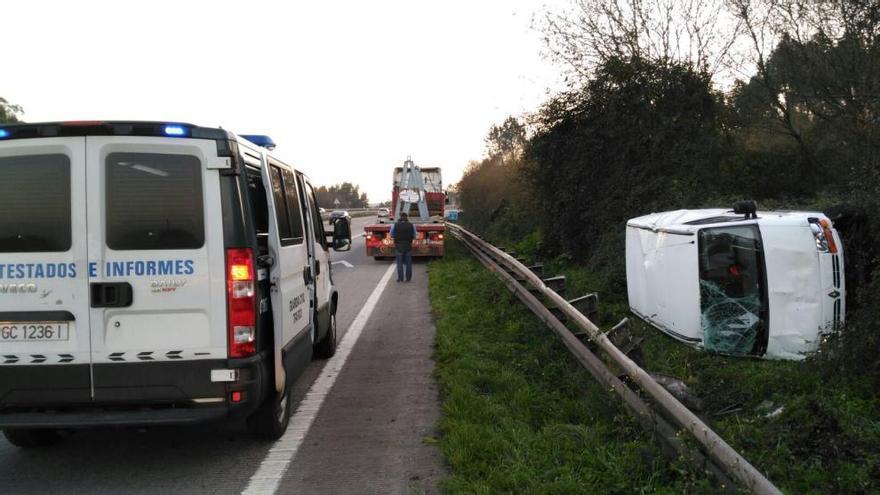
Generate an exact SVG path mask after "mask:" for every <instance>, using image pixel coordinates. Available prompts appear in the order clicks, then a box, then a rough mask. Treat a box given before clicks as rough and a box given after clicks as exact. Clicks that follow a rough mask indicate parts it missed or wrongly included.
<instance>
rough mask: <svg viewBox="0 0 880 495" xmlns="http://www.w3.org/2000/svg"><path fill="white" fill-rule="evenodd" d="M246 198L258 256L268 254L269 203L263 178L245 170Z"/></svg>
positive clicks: (252, 171) (253, 171) (257, 173)
mask: <svg viewBox="0 0 880 495" xmlns="http://www.w3.org/2000/svg"><path fill="white" fill-rule="evenodd" d="M247 185H248V197H249V198H250V203H251V211H252V212H253V215H254V219H253V220H254V230H256V234H257V246H258V247H259V251H260V254H261V255H262V254H267V253H268V252H269V203H268V201H267V200H266V188H265V187H263V176H262V175H260V171H259V170H256V169H252V168H248V169H247Z"/></svg>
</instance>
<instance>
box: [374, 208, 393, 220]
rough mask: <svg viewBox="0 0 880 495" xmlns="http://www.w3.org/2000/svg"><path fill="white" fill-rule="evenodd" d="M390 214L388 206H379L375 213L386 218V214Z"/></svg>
mask: <svg viewBox="0 0 880 495" xmlns="http://www.w3.org/2000/svg"><path fill="white" fill-rule="evenodd" d="M390 214H391V212H390V211H389V210H388V208H379V211H378V213H376V216H378V217H379V218H388V215H390Z"/></svg>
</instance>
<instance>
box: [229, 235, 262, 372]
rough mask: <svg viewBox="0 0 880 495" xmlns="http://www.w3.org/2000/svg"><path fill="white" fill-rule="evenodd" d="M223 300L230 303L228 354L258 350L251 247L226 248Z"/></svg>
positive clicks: (239, 356)
mask: <svg viewBox="0 0 880 495" xmlns="http://www.w3.org/2000/svg"><path fill="white" fill-rule="evenodd" d="M226 286H227V290H226V303H227V306H228V307H229V357H231V358H243V357H248V356H252V355H253V354H255V353H256V352H257V335H256V326H257V311H256V291H255V290H254V253H253V250H251V249H250V248H232V249H227V250H226Z"/></svg>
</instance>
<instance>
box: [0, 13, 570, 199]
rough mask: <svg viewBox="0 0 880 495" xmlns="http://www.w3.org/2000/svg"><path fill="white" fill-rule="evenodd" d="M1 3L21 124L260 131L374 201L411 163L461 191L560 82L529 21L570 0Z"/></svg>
mask: <svg viewBox="0 0 880 495" xmlns="http://www.w3.org/2000/svg"><path fill="white" fill-rule="evenodd" d="M4 3H5V4H4V5H3V7H2V12H3V18H4V20H5V22H4V23H3V28H2V30H3V40H4V42H3V46H4V53H3V58H2V61H3V64H2V69H0V71H2V72H0V97H3V98H6V99H7V100H8V101H9V102H11V103H14V104H18V105H21V106H22V107H24V111H25V113H24V116H23V118H24V120H26V121H28V122H41V121H58V120H96V119H107V120H111V119H113V120H159V121H177V122H188V123H192V124H196V125H201V126H208V127H223V128H225V129H228V130H230V131H232V132H235V133H237V134H268V135H270V136H271V137H272V138H273V139H274V140H275V142H276V143H277V144H278V147H277V148H276V150H275V151H276V153H277V154H278V155H279V156H280V157H281V158H282V159H283V160H285V161H286V162H288V163H290V164H292V165H294V166H295V167H296V168H298V169H299V170H301V171H303V172H305V173H306V174H307V175H308V176H309V177H310V178H311V179H312V182H313V183H314V184H315V185H330V184H335V183H340V182H343V181H348V182H352V183H354V184H357V185H359V186H360V188H361V191H363V192H366V193H367V194H368V196H369V197H370V200H371V201H373V202H375V201H384V200H388V199H390V196H391V174H392V169H393V167H396V166H399V165H401V164H402V163H403V161H404V160H405V159H406V158H407V156H412V158H413V160H414V161H415V163H416V164H417V165H421V166H439V167H442V168H443V173H444V182H445V183H446V184H447V185H449V184H452V183H454V182H456V181H457V180H458V179H460V178H461V174H462V172H463V170H464V168H465V167H466V166H467V163H468V162H469V161H470V160H478V159H480V158H482V157H483V156H484V154H485V142H484V138H485V136H486V133H487V132H488V130H489V127H490V126H491V125H492V124H494V123H500V122H501V121H503V120H504V119H505V118H506V117H507V116H509V115H520V114H522V113H524V112H529V111H533V110H535V109H537V107H538V106H539V105H540V104H541V103H542V102H543V101H545V100H546V99H547V97H548V91H554V90H556V89H558V88H561V76H560V74H561V70H560V67H558V66H556V65H554V64H553V63H551V62H550V61H548V60H546V59H545V58H544V57H543V56H542V53H543V44H542V41H541V33H540V32H539V31H538V30H536V29H534V28H532V24H533V22H532V20H533V16H534V15H536V14H537V15H539V16H540V15H541V13H542V12H543V11H544V10H545V9H547V8H550V9H554V10H555V9H558V8H559V7H560V6H564V5H567V2H566V0H531V1H529V0H470V1H466V0H465V1H460V0H444V1H433V2H428V1H420V0H410V1H383V0H372V1H363V0H361V1H356V0H352V1H308V2H302V1H287V2H283V1H257V0H251V1H240V2H233V1H221V0H214V1H201V0H177V1H167V0H150V1H98V0H78V1H76V2H70V1H66V2H65V1H52V2H50V1H39V0H30V1H28V2H8V3H7V2H4Z"/></svg>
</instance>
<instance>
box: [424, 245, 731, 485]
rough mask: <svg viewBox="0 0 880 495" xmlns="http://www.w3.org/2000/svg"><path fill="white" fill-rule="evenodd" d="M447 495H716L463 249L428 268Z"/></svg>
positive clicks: (450, 252)
mask: <svg viewBox="0 0 880 495" xmlns="http://www.w3.org/2000/svg"><path fill="white" fill-rule="evenodd" d="M430 295H431V304H432V307H433V310H434V313H435V316H436V318H437V375H438V378H439V381H440V387H441V395H442V401H443V405H442V419H441V430H442V432H443V436H442V438H441V440H440V447H441V449H442V451H443V453H444V455H445V457H446V459H447V461H448V463H449V465H450V467H451V469H450V476H449V477H448V478H447V479H446V480H445V481H444V482H443V488H444V491H446V492H447V493H475V494H479V493H547V494H551V493H558V494H572V493H603V494H604V493H714V492H715V490H714V488H712V487H711V486H710V485H709V484H708V483H707V482H706V481H705V480H703V479H695V478H694V477H692V476H691V475H690V474H689V472H688V471H686V470H684V469H682V468H681V466H679V465H678V464H676V463H670V462H669V461H668V460H667V459H666V458H665V457H663V456H662V454H661V453H660V450H659V448H658V447H657V446H656V445H655V444H654V441H653V440H652V439H651V438H649V437H647V436H646V435H645V434H643V433H642V431H641V429H640V428H639V426H638V425H637V424H636V423H635V422H634V421H632V420H631V418H630V417H629V416H628V415H627V414H626V413H625V412H624V411H623V410H622V409H621V408H620V407H619V406H618V403H617V401H616V399H615V397H614V396H613V395H612V394H611V393H610V392H608V391H605V390H602V389H601V387H600V386H599V385H598V384H597V383H596V382H595V381H594V380H593V378H592V377H591V376H590V375H589V374H588V373H587V372H586V371H584V370H583V369H582V368H581V367H580V365H579V364H578V363H577V362H576V361H575V360H574V358H572V357H571V356H570V355H569V353H568V351H567V350H566V349H565V347H563V345H562V344H561V343H560V342H559V341H558V339H556V338H555V337H554V335H553V334H552V332H551V331H550V330H549V329H547V328H546V327H545V326H544V324H543V323H541V322H540V321H539V320H538V319H537V318H535V317H534V316H533V315H532V314H531V312H529V310H528V309H526V308H525V306H523V305H522V304H521V303H520V302H519V301H518V300H517V299H516V298H515V297H514V296H513V295H512V294H510V292H509V291H508V290H507V289H506V288H505V287H504V286H503V285H502V284H501V282H500V281H499V280H498V279H497V278H496V277H495V276H494V275H493V274H491V273H490V272H489V271H488V270H486V269H484V268H483V266H482V265H480V264H479V263H478V262H477V261H476V260H475V259H473V258H472V257H471V256H470V255H469V254H468V253H467V252H466V251H465V249H464V247H462V246H461V245H460V244H459V243H457V242H455V241H452V240H450V241H448V242H447V252H446V256H445V257H444V258H443V259H442V260H438V261H436V262H433V263H432V264H431V265H430Z"/></svg>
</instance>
